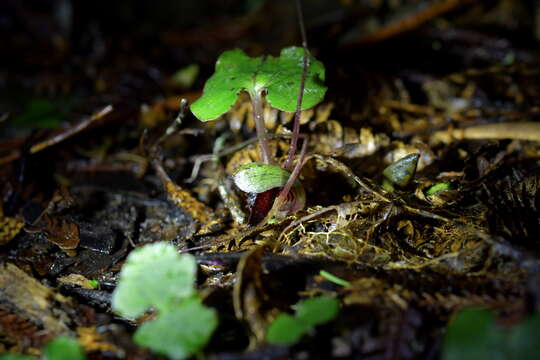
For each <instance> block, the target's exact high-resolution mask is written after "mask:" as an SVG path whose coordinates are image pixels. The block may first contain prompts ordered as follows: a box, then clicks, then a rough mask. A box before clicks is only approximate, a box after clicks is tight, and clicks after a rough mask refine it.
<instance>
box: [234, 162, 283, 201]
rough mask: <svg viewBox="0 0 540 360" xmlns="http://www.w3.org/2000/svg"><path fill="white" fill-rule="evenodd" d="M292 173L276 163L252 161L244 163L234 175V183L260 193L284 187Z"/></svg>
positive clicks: (243, 189) (251, 191) (248, 190)
mask: <svg viewBox="0 0 540 360" xmlns="http://www.w3.org/2000/svg"><path fill="white" fill-rule="evenodd" d="M289 176H291V173H290V172H288V171H287V170H284V169H282V168H281V167H279V166H276V165H266V164H259V163H250V164H246V165H242V166H240V167H239V168H238V170H236V172H235V173H234V175H233V179H234V183H235V184H236V186H238V188H239V189H240V190H242V191H243V192H247V193H254V194H259V193H262V192H265V191H267V190H270V189H273V188H276V187H282V186H283V185H285V183H286V182H287V180H288V179H289Z"/></svg>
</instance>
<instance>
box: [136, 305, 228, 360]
mask: <svg viewBox="0 0 540 360" xmlns="http://www.w3.org/2000/svg"><path fill="white" fill-rule="evenodd" d="M217 323H218V321H217V315H216V312H215V311H214V310H213V309H209V308H207V307H206V306H204V305H202V304H201V302H200V300H199V299H197V298H189V299H186V300H184V301H183V302H182V303H181V304H180V305H179V306H177V307H175V308H173V309H170V310H169V311H167V312H163V313H160V314H159V315H158V317H157V318H156V319H155V320H152V321H148V322H146V323H144V324H142V325H141V327H140V328H139V329H138V330H137V332H136V333H135V335H134V340H135V342H136V343H137V344H138V345H140V346H143V347H148V348H151V349H152V350H153V351H155V352H157V353H160V354H163V355H167V356H168V357H170V358H171V359H184V358H186V357H188V356H190V355H192V354H195V353H197V352H198V351H199V350H200V349H202V347H203V346H204V345H205V344H206V343H207V342H208V340H209V339H210V336H211V335H212V332H213V331H214V330H215V329H216V327H217Z"/></svg>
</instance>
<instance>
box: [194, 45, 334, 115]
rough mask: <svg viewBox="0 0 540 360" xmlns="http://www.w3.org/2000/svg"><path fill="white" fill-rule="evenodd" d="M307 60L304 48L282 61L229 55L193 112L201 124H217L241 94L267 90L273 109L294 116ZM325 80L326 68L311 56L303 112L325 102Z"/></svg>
mask: <svg viewBox="0 0 540 360" xmlns="http://www.w3.org/2000/svg"><path fill="white" fill-rule="evenodd" d="M303 59H304V49H303V48H300V47H289V48H285V49H283V50H282V51H281V54H280V56H279V57H273V56H268V57H266V58H263V57H255V58H251V57H249V56H247V55H246V54H245V53H244V52H243V51H242V50H239V49H236V50H229V51H225V52H224V53H223V54H222V55H221V56H220V57H219V58H218V60H217V62H216V70H215V73H214V74H213V75H212V76H211V77H210V78H209V79H208V81H207V82H206V84H205V85H204V89H203V95H202V96H201V97H200V98H199V99H197V100H196V101H195V102H194V103H193V104H192V105H191V111H192V112H193V114H194V115H195V116H196V117H197V118H198V119H199V120H202V121H209V120H213V119H216V118H217V117H219V116H221V115H223V114H224V113H225V112H227V111H228V110H229V109H230V108H231V106H233V105H234V103H235V102H236V98H237V95H238V93H239V92H240V91H242V90H245V91H247V92H248V93H250V94H251V95H253V94H256V93H261V92H262V91H263V90H265V91H266V93H267V95H266V96H267V100H268V102H270V104H271V105H272V106H273V107H275V108H277V109H279V110H283V111H289V112H293V111H295V110H296V102H297V97H298V93H299V92H300V80H301V77H302V72H303V69H304V60H303ZM324 76H325V71H324V65H323V64H322V63H321V62H320V61H317V60H316V59H315V58H314V57H312V56H311V57H310V58H309V67H308V71H307V75H306V81H305V86H304V96H303V100H302V107H301V108H302V110H304V109H307V108H309V107H312V106H314V105H316V104H317V103H319V102H320V101H321V100H322V99H323V98H324V94H325V93H326V87H325V86H324V85H323V82H324Z"/></svg>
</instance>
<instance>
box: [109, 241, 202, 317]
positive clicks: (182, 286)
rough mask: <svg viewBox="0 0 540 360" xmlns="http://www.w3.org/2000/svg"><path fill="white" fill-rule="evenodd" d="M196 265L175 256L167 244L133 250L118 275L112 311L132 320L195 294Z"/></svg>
mask: <svg viewBox="0 0 540 360" xmlns="http://www.w3.org/2000/svg"><path fill="white" fill-rule="evenodd" d="M195 275H196V262H195V259H194V258H193V256H191V255H188V254H184V255H179V254H178V252H177V251H176V249H175V247H174V246H173V245H171V244H167V243H164V242H158V243H154V244H150V245H146V246H144V247H141V248H138V249H135V250H133V251H132V252H131V253H130V254H129V256H128V258H127V260H126V263H125V264H124V266H123V267H122V271H121V273H120V281H119V284H118V286H117V287H116V289H115V291H114V293H113V298H112V307H113V309H114V310H115V311H117V312H118V313H120V314H121V315H123V316H126V317H129V318H135V317H137V316H140V315H142V314H143V313H144V312H145V311H147V310H148V309H149V308H151V307H153V308H154V309H157V310H158V311H162V310H166V309H168V308H169V307H170V306H171V305H172V304H175V303H178V302H179V301H180V300H182V299H185V298H187V297H190V296H192V295H193V294H194V293H195V290H194V288H193V285H194V283H195Z"/></svg>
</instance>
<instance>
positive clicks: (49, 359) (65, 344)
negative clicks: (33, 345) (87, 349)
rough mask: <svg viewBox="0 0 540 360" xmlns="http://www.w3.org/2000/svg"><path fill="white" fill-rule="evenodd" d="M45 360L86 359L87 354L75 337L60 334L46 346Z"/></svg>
mask: <svg viewBox="0 0 540 360" xmlns="http://www.w3.org/2000/svg"><path fill="white" fill-rule="evenodd" d="M43 359H44V360H85V359H86V355H85V354H84V351H83V349H82V347H81V345H79V343H78V341H77V340H76V339H74V338H71V337H67V336H59V337H57V338H56V339H54V340H53V341H51V342H50V343H49V344H47V345H46V346H45V349H44V351H43Z"/></svg>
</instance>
